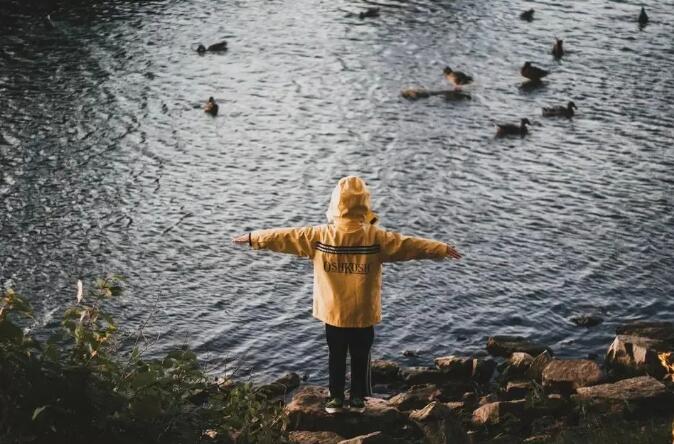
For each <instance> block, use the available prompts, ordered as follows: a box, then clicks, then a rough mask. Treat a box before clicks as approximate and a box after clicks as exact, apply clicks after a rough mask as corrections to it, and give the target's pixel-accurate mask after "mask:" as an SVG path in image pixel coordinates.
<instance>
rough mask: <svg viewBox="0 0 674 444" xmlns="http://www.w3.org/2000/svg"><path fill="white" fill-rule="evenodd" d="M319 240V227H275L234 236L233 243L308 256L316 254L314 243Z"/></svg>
mask: <svg viewBox="0 0 674 444" xmlns="http://www.w3.org/2000/svg"><path fill="white" fill-rule="evenodd" d="M317 240H318V229H317V228H316V227H302V228H273V229H270V230H259V231H253V232H251V233H248V234H242V235H239V236H236V237H234V238H232V242H233V243H235V244H239V245H244V244H248V245H250V246H251V247H252V248H254V249H256V250H259V249H266V250H272V251H277V252H279V253H290V254H296V255H298V256H308V257H312V256H313V255H314V243H315V242H316V241H317Z"/></svg>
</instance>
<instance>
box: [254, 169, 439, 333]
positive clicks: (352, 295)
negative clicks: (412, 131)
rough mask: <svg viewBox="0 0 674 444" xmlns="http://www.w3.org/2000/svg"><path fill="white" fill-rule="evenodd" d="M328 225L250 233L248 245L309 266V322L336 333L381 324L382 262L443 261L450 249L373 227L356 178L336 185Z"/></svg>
mask: <svg viewBox="0 0 674 444" xmlns="http://www.w3.org/2000/svg"><path fill="white" fill-rule="evenodd" d="M326 215H327V216H328V221H330V222H331V223H330V224H328V225H319V226H309V227H303V228H278V229H270V230H260V231H254V232H252V233H251V234H250V237H249V239H250V245H251V247H253V248H255V249H267V250H272V251H278V252H281V253H292V254H296V255H299V256H306V257H309V258H311V259H312V261H313V263H314V306H313V316H314V317H315V318H317V319H320V320H321V321H323V322H325V323H326V324H330V325H333V326H335V327H370V326H372V325H375V324H377V323H379V322H380V321H381V273H382V264H383V263H384V262H395V261H406V260H412V259H443V258H445V257H447V256H448V255H449V246H448V245H447V244H445V243H443V242H438V241H434V240H429V239H423V238H419V237H410V236H404V235H402V234H399V233H395V232H391V231H386V230H384V229H382V228H379V227H378V226H376V225H374V223H375V222H376V216H375V215H374V213H372V210H371V203H370V192H369V191H368V190H367V187H366V186H365V182H364V181H363V180H362V179H360V178H359V177H354V176H349V177H345V178H342V179H340V181H339V183H338V184H337V186H336V187H335V190H334V192H333V193H332V198H331V200H330V206H329V209H328V212H327V213H326Z"/></svg>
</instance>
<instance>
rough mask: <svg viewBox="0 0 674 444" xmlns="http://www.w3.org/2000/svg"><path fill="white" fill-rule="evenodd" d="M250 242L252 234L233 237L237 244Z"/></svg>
mask: <svg viewBox="0 0 674 444" xmlns="http://www.w3.org/2000/svg"><path fill="white" fill-rule="evenodd" d="M249 242H250V234H242V235H240V236H236V237H233V238H232V243H233V244H236V245H244V244H247V243H249Z"/></svg>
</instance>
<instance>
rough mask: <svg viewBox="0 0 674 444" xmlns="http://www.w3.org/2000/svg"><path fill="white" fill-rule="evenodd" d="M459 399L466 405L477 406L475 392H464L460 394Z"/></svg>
mask: <svg viewBox="0 0 674 444" xmlns="http://www.w3.org/2000/svg"><path fill="white" fill-rule="evenodd" d="M461 401H462V402H463V403H464V404H465V405H467V406H471V407H474V406H477V394H475V392H466V393H464V394H463V395H462V396H461Z"/></svg>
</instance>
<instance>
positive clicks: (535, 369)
mask: <svg viewBox="0 0 674 444" xmlns="http://www.w3.org/2000/svg"><path fill="white" fill-rule="evenodd" d="M550 361H552V355H551V354H550V353H549V352H548V351H547V350H546V351H544V352H543V353H540V354H539V355H538V356H536V357H535V358H534V360H533V362H532V363H531V366H530V367H529V371H528V372H527V375H528V376H529V378H531V379H534V380H536V381H540V380H541V379H543V369H544V368H545V367H546V366H547V365H548V364H549V363H550Z"/></svg>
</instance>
